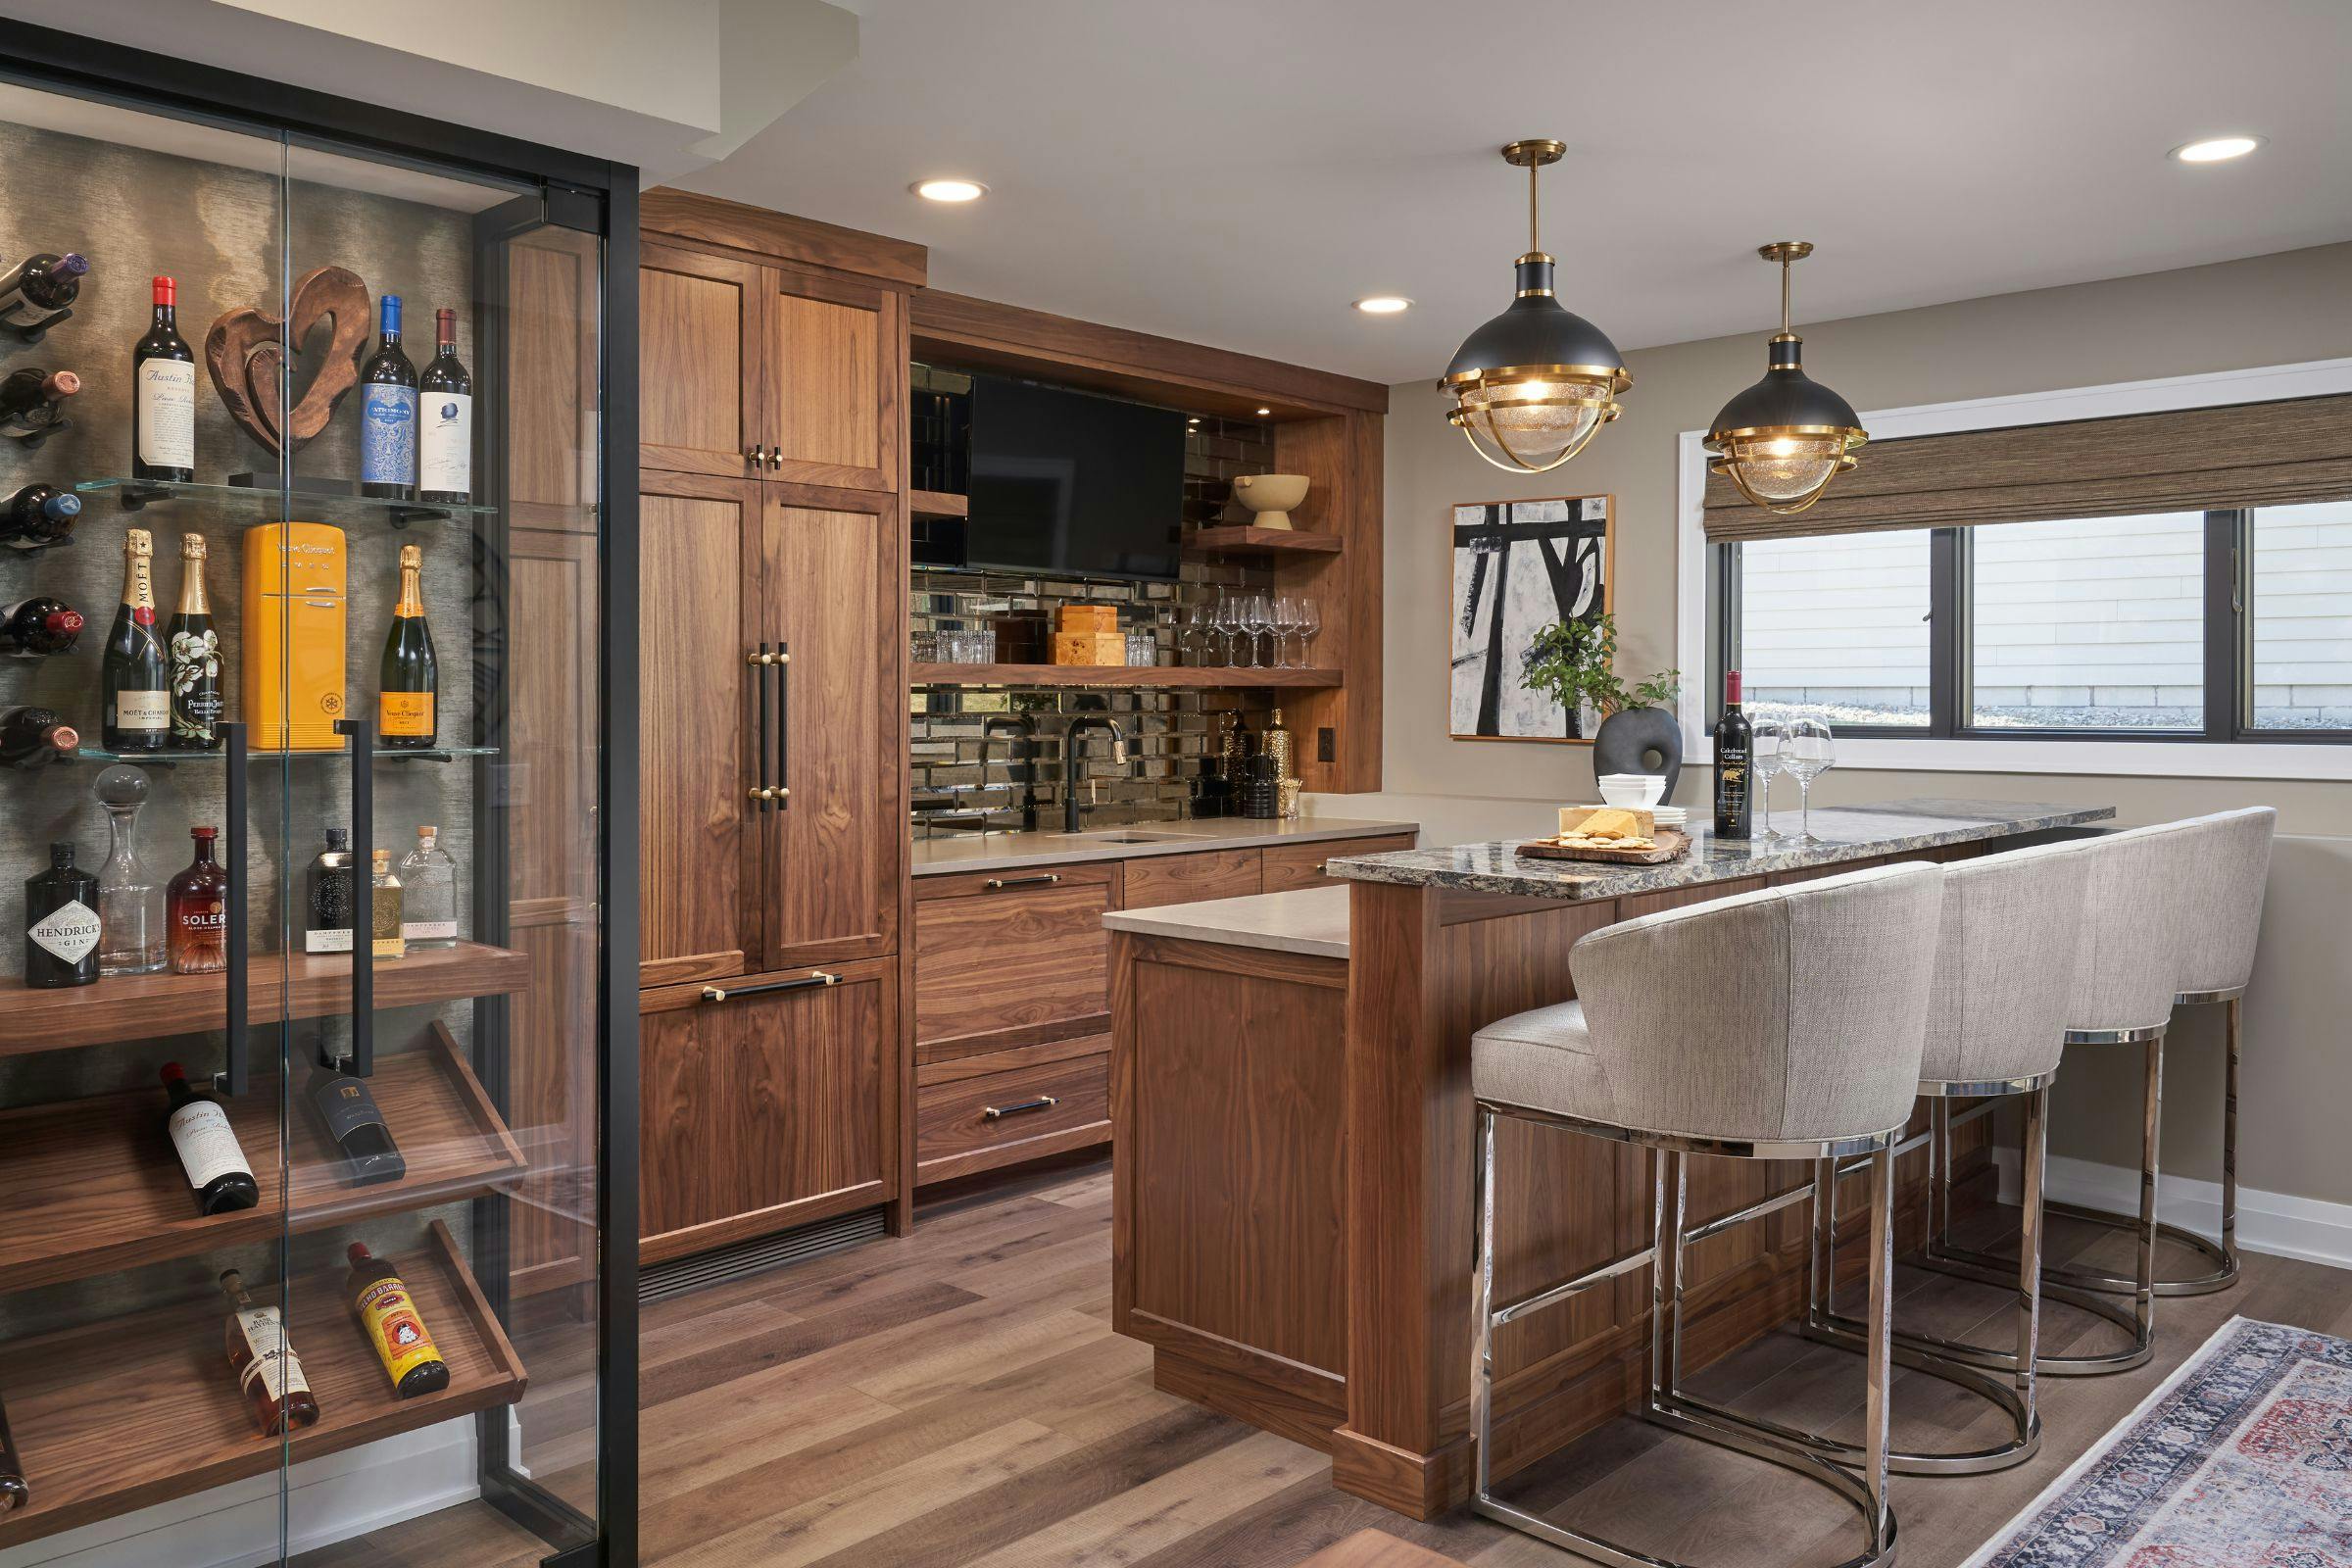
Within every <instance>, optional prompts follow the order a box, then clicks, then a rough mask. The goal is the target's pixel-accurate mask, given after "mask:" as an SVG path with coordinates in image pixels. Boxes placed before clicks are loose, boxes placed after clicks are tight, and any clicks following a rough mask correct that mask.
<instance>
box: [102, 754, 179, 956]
mask: <svg viewBox="0 0 2352 1568" xmlns="http://www.w3.org/2000/svg"><path fill="white" fill-rule="evenodd" d="M90 793H91V794H92V795H95V796H97V797H98V804H99V805H101V806H103V807H105V808H106V822H107V830H108V832H109V834H110V835H111V844H110V847H109V849H108V851H107V857H106V864H105V865H104V866H102V867H100V868H99V871H98V972H99V974H101V975H115V974H156V973H158V972H160V971H161V970H162V969H163V967H164V961H165V952H164V884H163V883H162V882H161V881H160V880H158V879H157V878H156V877H154V876H152V875H150V874H149V873H148V870H147V868H146V867H145V866H143V865H141V864H140V863H139V808H140V807H142V806H145V805H146V804H147V775H146V774H145V773H144V772H142V771H140V770H139V769H138V768H135V767H124V766H123V765H122V764H120V763H117V764H116V765H115V766H113V767H108V768H103V769H101V770H100V771H99V774H98V777H97V778H96V779H95V780H94V781H93V782H92V783H91V785H90Z"/></svg>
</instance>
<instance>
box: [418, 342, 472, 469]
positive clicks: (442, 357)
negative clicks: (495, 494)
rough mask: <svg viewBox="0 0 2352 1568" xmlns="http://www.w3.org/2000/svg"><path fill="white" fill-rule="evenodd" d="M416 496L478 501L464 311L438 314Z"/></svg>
mask: <svg viewBox="0 0 2352 1568" xmlns="http://www.w3.org/2000/svg"><path fill="white" fill-rule="evenodd" d="M417 499H418V500H420V501H430V502H435V503H437V504H439V505H441V506H445V507H462V506H465V505H466V504H467V503H468V502H470V501H472V500H473V376H472V374H471V372H469V371H468V370H467V369H466V367H465V366H464V365H463V364H462V363H460V362H459V359H458V313H457V312H455V311H435V312H434V313H433V363H432V364H430V365H428V366H426V367H425V368H424V375H423V377H422V379H420V380H419V381H418V382H417Z"/></svg>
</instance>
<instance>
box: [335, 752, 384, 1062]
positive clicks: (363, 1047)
mask: <svg viewBox="0 0 2352 1568" xmlns="http://www.w3.org/2000/svg"><path fill="white" fill-rule="evenodd" d="M335 729H336V731H337V732H338V733H340V734H344V735H348V736H350V737H351V891H352V911H351V1064H350V1066H349V1067H348V1068H347V1069H346V1070H347V1071H349V1072H350V1073H351V1075H352V1076H353V1077H355V1078H368V1077H372V1076H374V1074H375V941H374V938H375V725H374V724H373V723H372V722H370V721H369V720H368V719H365V718H338V719H336V720H335Z"/></svg>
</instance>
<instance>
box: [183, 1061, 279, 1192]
mask: <svg viewBox="0 0 2352 1568" xmlns="http://www.w3.org/2000/svg"><path fill="white" fill-rule="evenodd" d="M162 1076H163V1080H164V1092H165V1093H166V1094H168V1095H170V1096H171V1097H172V1109H171V1112H170V1113H169V1114H168V1115H167V1116H166V1117H165V1118H164V1131H165V1132H166V1133H167V1134H168V1135H169V1136H170V1137H171V1139H172V1149H173V1150H174V1151H176V1152H178V1154H179V1168H180V1169H181V1170H182V1171H184V1172H185V1173H186V1174H187V1178H188V1191H189V1192H190V1193H191V1194H193V1195H194V1196H195V1199H196V1212H197V1213H199V1214H226V1213H228V1212H230V1211H231V1210H233V1209H239V1208H251V1207H253V1205H254V1204H256V1203H258V1202H260V1201H262V1186H261V1183H259V1182H257V1181H255V1180H254V1179H253V1167H252V1166H251V1165H249V1164H247V1163H246V1162H245V1151H244V1149H243V1147H242V1146H240V1145H239V1144H238V1143H237V1134H236V1130H235V1129H234V1128H232V1127H230V1126H229V1124H228V1112H227V1111H225V1110H222V1109H221V1102H219V1101H218V1100H215V1099H214V1098H213V1096H212V1092H211V1091H210V1090H206V1089H199V1088H197V1087H196V1086H195V1085H194V1084H191V1083H190V1082H188V1074H187V1069H186V1068H184V1067H182V1066H181V1065H180V1064H179V1063H178V1062H176V1061H167V1062H165V1063H164V1068H163V1074H162Z"/></svg>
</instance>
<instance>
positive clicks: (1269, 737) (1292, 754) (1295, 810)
mask: <svg viewBox="0 0 2352 1568" xmlns="http://www.w3.org/2000/svg"><path fill="white" fill-rule="evenodd" d="M1260 744H1261V745H1262V746H1263V747H1264V748H1265V753H1266V755H1267V756H1268V757H1271V758H1272V759H1274V783H1275V786H1276V787H1277V788H1278V789H1279V790H1280V791H1281V800H1282V806H1281V808H1280V814H1282V815H1284V816H1297V815H1298V814H1299V769H1298V768H1297V767H1295V766H1294V765H1293V764H1294V763H1295V762H1296V761H1297V760H1298V752H1297V748H1296V743H1295V742H1294V741H1293V740H1292V739H1291V732H1290V731H1289V730H1287V729H1285V728H1283V726H1282V710H1281V709H1279V708H1277V709H1276V710H1274V718H1273V721H1272V722H1271V723H1269V724H1267V725H1266V731H1265V735H1264V737H1263V739H1262V740H1261V742H1260Z"/></svg>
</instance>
